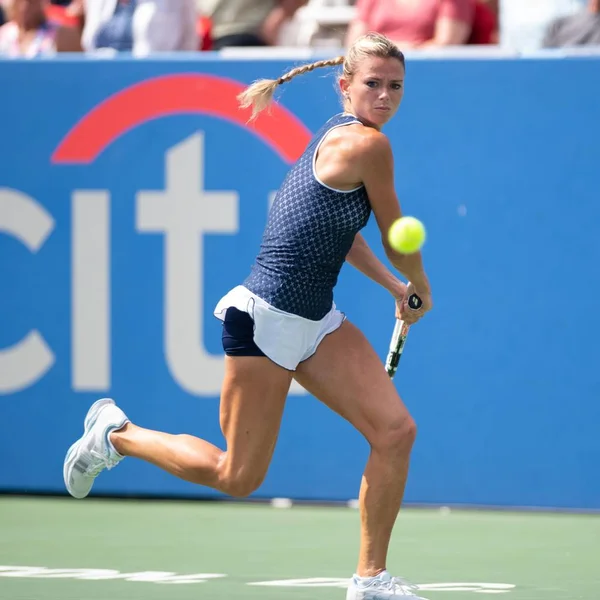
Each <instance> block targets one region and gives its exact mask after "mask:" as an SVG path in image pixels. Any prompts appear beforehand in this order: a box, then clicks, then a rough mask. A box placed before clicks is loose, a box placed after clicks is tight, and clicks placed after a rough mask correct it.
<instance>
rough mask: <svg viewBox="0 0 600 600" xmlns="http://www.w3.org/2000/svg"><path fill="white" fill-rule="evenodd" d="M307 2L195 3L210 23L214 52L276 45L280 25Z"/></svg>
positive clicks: (237, 0) (241, 0)
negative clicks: (237, 47) (238, 47)
mask: <svg viewBox="0 0 600 600" xmlns="http://www.w3.org/2000/svg"><path fill="white" fill-rule="evenodd" d="M306 2H307V0H197V6H198V8H199V9H200V12H201V13H202V14H203V15H205V16H206V17H208V18H209V19H210V21H211V35H212V40H213V45H212V47H213V49H214V50H219V49H221V48H225V47H227V46H275V45H276V44H277V40H278V38H279V33H280V31H281V29H282V27H283V25H284V24H285V23H286V22H287V21H289V20H290V19H291V18H292V17H293V16H294V14H295V12H296V11H297V10H298V9H299V8H300V7H301V6H303V5H304V4H306Z"/></svg>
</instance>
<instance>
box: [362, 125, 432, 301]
mask: <svg viewBox="0 0 600 600" xmlns="http://www.w3.org/2000/svg"><path fill="white" fill-rule="evenodd" d="M357 137H358V139H357V143H355V144H354V148H355V149H354V152H353V154H354V156H353V158H352V160H353V163H354V168H355V169H356V171H357V175H358V177H359V178H360V180H361V181H362V182H363V184H364V186H365V188H366V190H367V194H368V195H369V201H370V202H371V207H372V209H373V214H374V215H375V219H376V221H377V225H378V227H379V231H380V232H381V242H382V244H383V247H384V250H385V253H386V255H387V257H388V259H389V261H390V262H391V263H392V265H393V266H394V267H395V268H396V269H397V270H398V271H399V272H400V273H402V274H403V275H404V276H405V277H406V278H407V279H408V280H409V281H410V282H411V284H412V286H414V290H415V291H416V293H417V294H418V295H419V296H421V298H422V299H423V302H424V304H425V306H424V309H425V310H428V309H429V308H430V307H431V299H430V295H431V290H430V286H429V280H428V278H427V275H426V274H425V269H424V267H423V259H422V256H421V253H420V252H415V253H414V254H400V253H399V252H396V251H395V250H394V249H393V248H392V247H391V246H390V244H389V241H388V231H389V229H390V227H391V226H392V223H394V221H395V220H396V219H399V218H400V217H401V216H402V209H401V207H400V202H399V200H398V196H397V195H396V188H395V186H394V157H393V154H392V148H391V146H390V143H389V140H388V138H387V137H386V136H385V135H384V134H382V133H381V132H379V131H377V130H375V129H372V128H364V130H363V132H361V134H360V135H359V136H357Z"/></svg>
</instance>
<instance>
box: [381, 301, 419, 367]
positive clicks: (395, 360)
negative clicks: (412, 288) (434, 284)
mask: <svg viewBox="0 0 600 600" xmlns="http://www.w3.org/2000/svg"><path fill="white" fill-rule="evenodd" d="M421 306H423V301H422V300H421V298H419V296H417V295H416V294H411V295H410V296H409V298H408V307H409V308H411V309H412V310H419V308H421ZM409 329H410V326H409V325H407V324H406V323H405V322H404V321H402V320H401V319H396V325H395V326H394V332H393V333H392V339H391V341H390V349H389V351H388V355H387V360H386V361H385V370H386V371H387V374H388V375H389V376H390V377H391V378H392V379H393V378H394V375H395V374H396V371H397V370H398V365H399V364H400V357H401V356H402V351H403V350H404V344H405V343H406V337H407V336H408V330H409Z"/></svg>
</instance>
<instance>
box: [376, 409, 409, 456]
mask: <svg viewBox="0 0 600 600" xmlns="http://www.w3.org/2000/svg"><path fill="white" fill-rule="evenodd" d="M416 437H417V424H416V423H415V421H414V419H413V418H412V417H411V416H410V415H403V416H402V417H399V418H398V419H394V420H392V421H390V422H388V423H387V424H386V425H385V426H384V427H383V428H382V429H381V430H380V431H378V432H377V434H376V435H375V439H374V440H373V442H372V443H371V446H372V447H373V448H374V449H375V450H379V451H381V452H384V453H385V454H387V455H395V456H404V455H406V454H408V453H410V451H411V449H412V446H413V444H414V442H415V439H416Z"/></svg>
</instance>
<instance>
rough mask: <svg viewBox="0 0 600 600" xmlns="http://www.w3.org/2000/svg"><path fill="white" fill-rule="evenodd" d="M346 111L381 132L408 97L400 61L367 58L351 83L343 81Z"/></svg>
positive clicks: (341, 85)
mask: <svg viewBox="0 0 600 600" xmlns="http://www.w3.org/2000/svg"><path fill="white" fill-rule="evenodd" d="M340 87H341V88H342V94H343V97H344V108H345V110H347V111H348V112H351V113H352V114H353V115H355V116H356V117H358V118H359V119H360V120H361V121H363V122H366V123H368V124H370V125H372V126H374V127H376V128H377V129H380V128H381V127H382V126H383V125H385V124H386V123H387V122H388V121H389V120H390V119H391V118H392V117H393V116H394V114H395V113H396V111H397V110H398V108H399V106H400V103H401V102H402V96H403V95H404V66H403V65H402V63H401V62H400V61H399V60H398V59H397V58H377V57H372V58H367V59H365V60H363V61H362V62H361V63H360V65H359V68H358V70H357V72H356V73H355V74H354V76H353V77H352V79H351V80H350V81H347V80H345V79H342V80H341V81H340Z"/></svg>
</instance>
